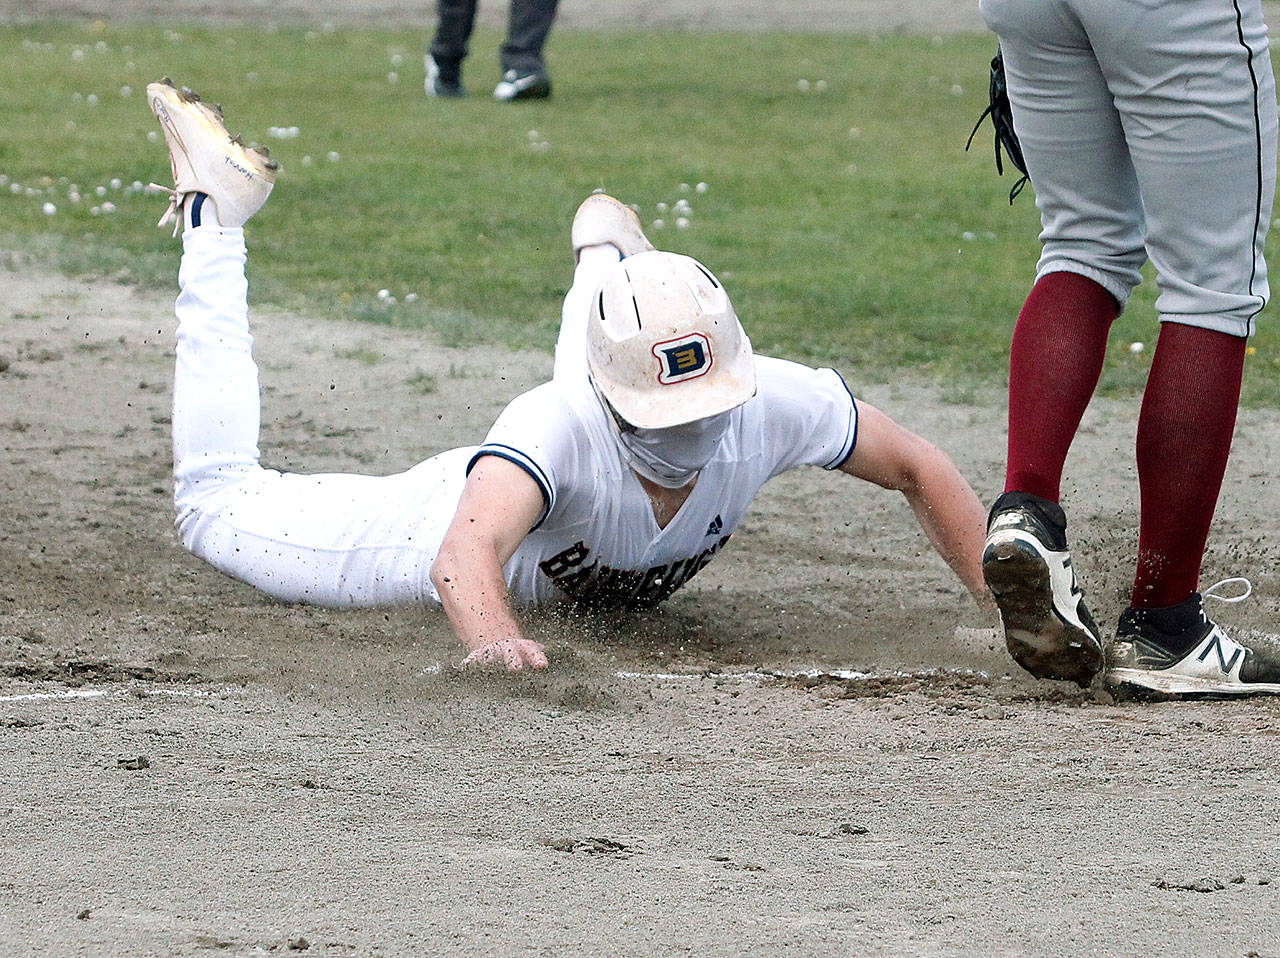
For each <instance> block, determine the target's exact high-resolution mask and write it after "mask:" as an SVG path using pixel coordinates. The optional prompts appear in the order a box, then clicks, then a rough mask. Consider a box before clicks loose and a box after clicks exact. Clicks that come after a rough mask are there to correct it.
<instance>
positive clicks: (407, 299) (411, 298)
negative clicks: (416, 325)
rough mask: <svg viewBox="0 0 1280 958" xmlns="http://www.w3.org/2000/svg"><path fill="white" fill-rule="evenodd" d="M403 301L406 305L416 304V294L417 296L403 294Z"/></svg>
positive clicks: (414, 294)
mask: <svg viewBox="0 0 1280 958" xmlns="http://www.w3.org/2000/svg"><path fill="white" fill-rule="evenodd" d="M404 301H405V302H406V303H416V302H417V301H418V294H417V293H405V294H404Z"/></svg>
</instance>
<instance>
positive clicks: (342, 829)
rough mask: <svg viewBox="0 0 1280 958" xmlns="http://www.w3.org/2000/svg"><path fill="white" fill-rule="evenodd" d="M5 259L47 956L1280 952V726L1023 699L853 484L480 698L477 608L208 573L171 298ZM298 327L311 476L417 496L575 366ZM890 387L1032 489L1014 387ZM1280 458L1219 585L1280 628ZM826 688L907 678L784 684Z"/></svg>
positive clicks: (820, 477)
mask: <svg viewBox="0 0 1280 958" xmlns="http://www.w3.org/2000/svg"><path fill="white" fill-rule="evenodd" d="M174 259H175V266H176V261H177V253H176V249H175V255H174ZM5 262H7V265H8V267H9V271H8V273H7V274H6V277H5V283H4V284H3V285H0V316H3V317H5V321H4V323H3V325H2V326H0V329H2V330H3V334H2V335H0V355H2V356H3V358H2V359H0V367H3V370H4V371H3V372H2V373H0V395H3V401H4V409H5V414H4V417H3V423H0V434H2V435H3V442H4V450H5V457H4V460H3V464H2V465H0V485H2V487H3V490H4V497H5V502H6V504H7V508H6V510H5V518H4V524H3V530H2V532H0V567H2V568H3V569H4V573H5V574H4V582H3V587H2V588H0V643H2V645H0V649H2V652H0V663H2V664H0V675H3V678H2V679H0V742H2V743H3V748H4V751H5V754H6V755H8V756H9V761H8V762H6V763H5V764H4V766H3V771H0V818H2V820H3V822H4V833H5V837H6V841H5V842H4V843H3V847H2V848H0V941H4V942H6V943H7V945H6V950H8V951H17V952H21V953H32V954H50V955H52V954H66V953H74V952H81V953H93V954H100V953H109V954H177V953H193V952H203V951H206V950H217V951H222V952H225V953H229V954H258V953H262V952H263V951H270V950H274V951H284V950H286V949H288V948H289V947H291V943H292V947H294V948H295V949H297V948H300V947H301V944H302V942H303V940H304V939H305V942H306V943H307V944H309V946H310V950H317V949H319V950H320V951H321V953H324V954H329V953H336V954H342V953H388V954H408V953H423V952H439V951H446V952H466V953H493V954H501V953H514V952H528V951H546V952H551V953H560V952H572V953H584V954H613V953H619V952H623V953H658V954H666V953H674V952H681V953H684V952H693V953H699V954H702V953H710V954H738V953H760V954H763V953H775V952H779V951H786V952H794V953H805V954H815V953H816V954H840V953H848V952H849V951H872V952H878V951H883V952H896V951H903V950H907V951H925V952H989V951H1006V952H1007V951H1030V952H1041V953H1048V952H1060V951H1063V950H1066V951H1090V950H1096V951H1099V952H1104V953H1105V952H1109V951H1128V952H1133V951H1139V950H1155V949H1161V950H1164V951H1169V950H1173V951H1184V952H1185V953H1187V954H1192V953H1207V952H1212V953H1218V954H1224V953H1239V954H1244V953H1247V952H1250V951H1254V952H1258V953H1261V954H1267V953H1272V954H1274V953H1275V951H1274V946H1275V943H1276V941H1277V933H1278V932H1280V919H1277V917H1276V916H1277V914H1280V908H1278V907H1277V905H1278V902H1277V897H1276V896H1277V892H1278V890H1280V861H1278V860H1277V847H1276V844H1275V841H1274V821H1275V817H1276V815H1277V813H1280V797H1278V796H1277V788H1276V774H1275V768H1276V755H1277V752H1276V748H1277V737H1278V736H1280V711H1278V710H1277V707H1276V705H1275V704H1274V703H1270V702H1261V703H1225V704H1183V705H1139V704H1112V703H1110V702H1109V701H1108V700H1107V697H1106V696H1105V695H1102V696H1099V695H1097V694H1091V693H1080V692H1077V691H1074V690H1072V689H1069V688H1063V687H1050V686H1048V685H1043V684H1036V683H1034V682H1031V681H1030V680H1027V679H1025V678H1024V677H1022V676H1021V675H1019V674H1015V673H1014V671H1012V670H1011V669H1010V666H1009V663H1008V661H1007V660H1006V658H1005V656H1004V654H1003V651H1002V650H1001V649H1000V648H999V647H998V643H997V641H996V633H995V632H994V631H993V630H991V629H989V628H988V626H989V624H990V623H987V622H984V621H983V619H982V617H981V616H980V615H979V614H978V613H977V612H976V611H974V610H973V609H972V608H971V607H970V606H969V605H968V604H967V600H966V599H965V597H964V595H963V594H962V591H961V589H960V588H959V587H958V586H957V585H956V584H955V583H954V582H952V581H951V580H950V579H949V577H948V575H947V574H946V571H945V569H944V567H943V566H942V565H941V563H940V562H939V561H937V560H936V559H934V558H933V557H932V555H931V554H930V553H929V552H928V549H927V545H926V544H925V543H924V541H923V539H922V538H921V537H920V536H919V535H918V534H917V533H916V532H915V531H914V530H913V529H912V526H911V524H910V518H909V514H908V512H907V510H906V508H905V506H904V505H903V504H902V503H900V502H897V501H895V500H894V498H893V497H890V496H888V495H887V494H877V493H876V492H875V491H874V490H871V489H870V488H859V487H858V484H857V483H854V482H852V481H847V480H845V481H842V477H838V476H832V475H829V474H826V473H822V472H820V471H818V470H814V471H813V472H810V473H801V474H791V475H789V476H787V477H784V478H783V479H781V480H779V481H777V482H776V483H775V484H774V485H771V486H770V487H769V488H768V489H767V490H766V493H765V494H764V495H763V496H762V498H761V500H760V502H759V506H758V508H757V510H756V512H755V515H754V518H753V519H751V520H750V521H749V522H748V523H747V524H746V527H745V528H744V529H743V530H742V531H741V532H740V533H739V534H738V535H737V536H735V537H734V541H733V543H732V544H731V545H730V547H729V548H728V549H727V550H726V554H725V555H724V556H723V557H722V558H721V559H720V560H718V562H717V563H713V564H712V565H711V566H710V567H709V568H708V569H707V570H706V571H705V572H704V573H703V574H702V575H701V576H700V577H699V578H698V579H697V580H696V581H695V582H694V583H692V584H691V585H690V586H689V587H688V589H687V590H685V591H684V592H682V593H681V594H679V595H677V597H676V598H675V599H674V600H673V601H672V602H671V603H670V604H669V607H668V608H667V609H666V610H664V611H662V612H660V613H657V614H652V615H649V616H646V617H643V618H640V619H638V620H637V619H627V620H608V619H605V620H599V621H594V622H578V621H572V620H569V619H553V620H550V621H542V622H538V623H535V624H534V625H533V626H532V629H533V632H534V634H535V635H537V636H539V637H540V638H542V639H544V640H546V641H547V642H548V644H549V647H550V651H551V654H552V656H553V659H554V663H555V670H554V672H553V673H552V674H551V675H549V676H546V677H537V678H528V679H522V680H516V681H509V680H505V679H489V680H476V679H474V678H461V677H459V676H457V675H456V674H455V673H454V672H453V670H452V664H453V663H454V662H455V661H456V660H457V658H458V653H457V651H456V649H455V648H454V647H453V645H452V643H451V641H450V639H449V637H448V635H447V631H446V628H445V626H444V622H443V619H442V618H441V616H440V615H439V614H437V613H425V614H424V613H421V612H417V611H413V610H394V611H389V612H385V613H384V612H365V613H353V612H332V611H323V610H316V609H307V608H298V607H287V606H283V605H279V604H276V603H273V602H270V601H268V600H266V599H264V598H262V597H261V596H259V595H257V594H255V593H254V592H253V591H252V590H250V589H248V588H246V587H244V586H241V585H239V584H237V583H234V582H231V581H229V580H227V579H225V578H223V577H222V576H220V575H219V574H217V573H216V572H213V571H212V570H210V569H208V568H206V567H204V566H202V565H201V564H200V563H199V562H197V561H196V560H194V559H192V558H191V557H189V556H188V555H186V554H185V553H184V552H182V550H181V549H180V548H179V546H178V545H177V543H176V541H175V537H174V534H173V532H172V529H171V518H170V482H169V477H168V468H169V455H168V443H169V439H168V409H169V395H170V383H171V375H172V371H171V368H170V364H171V362H172V353H171V347H172V325H173V323H172V315H171V304H170V301H169V299H168V298H167V297H164V296H157V295H151V294H148V295H142V294H138V293H136V292H134V291H131V290H129V289H126V288H124V287H120V286H115V285H111V284H88V283H83V282H73V281H69V280H65V279H62V278H60V277H57V276H53V275H49V274H47V273H44V272H41V271H40V270H38V269H35V268H34V267H33V266H31V264H29V263H27V262H25V261H24V260H23V259H22V258H21V257H20V256H18V255H16V254H13V253H10V254H8V256H7V258H6V260H5ZM256 331H257V334H258V346H257V348H258V354H259V357H260V359H261V361H262V364H263V370H264V372H263V379H264V392H265V396H264V402H265V410H266V414H265V426H264V430H265V431H264V439H263V448H264V452H265V458H266V459H267V461H269V462H270V463H271V464H273V465H276V466H279V467H283V468H293V469H307V470H317V471H318V470H336V469H353V470H366V471H392V470H396V469H400V468H404V467H406V466H408V465H410V464H411V463H413V462H414V461H416V460H417V459H419V458H420V457H423V456H425V455H428V454H430V453H431V452H433V451H435V450H437V449H439V448H442V447H445V446H449V445H453V444H457V443H461V442H464V441H468V440H471V439H474V438H475V437H477V436H478V435H479V434H480V432H481V431H482V430H483V429H484V427H485V425H486V424H487V423H488V421H489V420H490V418H491V417H492V416H493V414H494V413H495V412H496V411H497V410H498V408H499V407H500V406H501V404H502V403H503V401H504V400H505V399H506V398H508V397H509V396H511V395H514V394H516V393H517V392H519V391H521V390H522V389H524V388H525V387H527V386H528V385H531V384H533V383H535V382H537V381H538V380H539V379H541V378H542V377H543V376H545V375H546V374H547V372H548V367H549V361H548V359H547V357H546V356H543V355H540V354H510V353H501V352H496V351H494V350H486V349H482V350H463V351H460V350H449V349H443V348H437V347H430V346H426V345H424V344H422V343H421V342H420V341H418V340H417V339H415V337H413V336H412V335H409V334H406V333H402V332H397V331H394V330H388V329H384V328H371V327H366V326H352V325H347V324H343V323H336V322H326V321H318V320H314V319H309V318H306V317H302V316H292V315H282V314H275V313H268V314H265V315H260V316H258V317H257V320H256ZM370 355H373V356H376V357H377V361H376V362H371V361H370V360H369V357H370ZM495 383H498V384H500V386H499V388H495ZM424 384H425V385H424ZM424 388H425V389H428V390H429V391H426V392H424ZM861 392H862V394H863V395H864V396H866V397H868V398H870V399H871V400H872V401H875V402H877V403H878V404H880V405H882V406H884V407H886V408H888V409H891V410H894V411H895V412H897V413H899V414H900V415H901V417H902V418H903V419H904V420H905V421H906V422H907V423H908V424H910V425H911V426H913V427H915V428H917V429H919V430H921V431H923V432H925V433H926V434H928V435H931V436H934V437H936V438H938V439H939V440H940V441H941V442H942V444H943V445H944V446H945V447H947V448H948V449H949V450H950V451H951V452H952V453H953V454H954V455H955V457H956V458H957V460H958V462H959V463H960V464H961V466H962V468H963V469H964V470H965V471H966V473H968V474H969V475H970V476H973V477H974V478H975V481H976V482H977V484H978V486H979V487H980V489H981V491H982V493H983V494H984V495H989V494H990V493H991V491H992V490H993V488H994V484H995V483H996V481H997V476H998V461H999V458H1000V452H1001V449H1000V446H1001V439H1000V431H1001V416H1002V413H1001V408H1000V406H1001V403H1000V401H999V398H998V397H994V396H993V397H991V398H990V402H989V403H988V402H984V403H983V404H982V405H979V406H973V407H969V406H957V405H947V404H942V403H939V402H938V400H937V397H936V395H933V394H932V393H931V392H930V391H929V390H927V389H925V388H923V387H909V386H902V385H899V386H896V387H885V386H876V385H874V384H870V385H867V386H866V387H865V388H863V389H862V390H861ZM1133 413H1134V409H1133V407H1132V404H1116V403H1101V404H1099V405H1098V406H1097V407H1096V408H1095V409H1094V410H1093V412H1091V414H1090V416H1091V418H1090V422H1089V425H1088V427H1087V429H1086V431H1085V433H1084V435H1083V436H1082V437H1081V440H1080V443H1079V449H1078V451H1077V452H1076V454H1075V455H1074V457H1073V460H1072V465H1071V476H1072V483H1071V485H1072V489H1071V493H1070V497H1071V500H1072V502H1073V503H1074V504H1075V509H1074V511H1073V520H1074V521H1075V524H1076V532H1077V535H1078V536H1079V541H1080V542H1081V549H1080V566H1081V571H1082V575H1083V577H1084V581H1085V582H1086V583H1090V584H1092V585H1093V588H1094V594H1095V595H1096V596H1097V602H1096V605H1097V606H1098V607H1099V608H1098V611H1100V612H1101V613H1102V615H1103V616H1104V617H1105V618H1107V619H1110V620H1112V621H1114V615H1115V614H1116V612H1117V611H1118V608H1119V606H1120V605H1121V604H1123V600H1122V596H1121V589H1122V585H1123V582H1124V575H1123V570H1122V569H1121V566H1122V565H1124V563H1125V562H1127V561H1128V560H1129V558H1130V557H1131V552H1132V546H1131V544H1130V543H1131V541H1132V537H1133V528H1132V523H1131V522H1130V520H1128V519H1127V518H1126V519H1118V518H1117V517H1118V516H1122V515H1126V516H1127V514H1128V513H1129V511H1130V504H1131V502H1132V500H1133V498H1134V492H1135V490H1134V483H1133V480H1132V478H1131V477H1130V476H1129V467H1128V458H1129V457H1128V454H1127V452H1123V450H1127V449H1128V447H1129V445H1130V443H1131V439H1132V422H1131V420H1132V416H1133ZM1277 436H1280V422H1277V417H1276V416H1275V415H1274V414H1269V413H1268V414H1259V413H1250V414H1247V415H1246V416H1245V417H1244V418H1243V421H1242V424H1241V427H1240V435H1239V440H1238V443H1237V450H1236V458H1235V465H1234V467H1233V471H1232V473H1231V475H1230V477H1229V479H1228V484H1227V492H1226V497H1225V501H1224V504H1223V507H1222V509H1221V523H1220V531H1219V533H1218V535H1217V536H1216V538H1215V542H1214V548H1213V552H1212V554H1211V556H1210V559H1209V563H1208V566H1209V570H1208V572H1207V574H1209V575H1217V574H1221V575H1227V574H1231V573H1244V574H1248V575H1250V576H1252V577H1253V578H1254V580H1255V585H1256V586H1257V588H1258V591H1259V593H1260V598H1259V599H1258V600H1256V601H1254V602H1252V603H1251V604H1250V606H1249V607H1248V611H1246V612H1244V613H1238V614H1237V613H1235V612H1234V611H1233V612H1232V613H1231V615H1230V616H1229V621H1232V622H1233V623H1242V624H1246V625H1251V626H1262V625H1264V624H1266V623H1274V622H1276V621H1277V620H1280V615H1278V614H1277V613H1278V612H1280V608H1278V605H1280V603H1277V598H1276V597H1277V596H1278V595H1280V581H1278V580H1280V576H1277V571H1276V570H1277V568H1278V563H1277V555H1276V549H1277V547H1276V545H1275V544H1274V543H1275V537H1274V535H1273V534H1272V530H1273V529H1274V517H1275V515H1276V514H1277V507H1278V506H1280V502H1277V497H1278V493H1277V487H1276V485H1275V483H1274V482H1272V481H1269V478H1268V477H1271V476H1274V475H1276V473H1277V471H1278V469H1280V461H1277V460H1278V459H1280V443H1277V442H1276V438H1277ZM1108 556H1109V558H1108ZM806 669H820V670H828V671H830V670H834V669H855V670H861V671H864V672H868V673H871V675H870V677H867V678H856V677H845V678H838V677H834V676H817V677H813V678H779V677H776V676H774V675H772V674H770V673H774V672H790V673H795V672H798V671H801V670H806ZM144 760H145V761H144ZM142 765H145V766H146V767H138V766H142ZM1175 926H1176V928H1177V932H1176V935H1173V936H1172V937H1171V934H1172V933H1171V928H1173V927H1175Z"/></svg>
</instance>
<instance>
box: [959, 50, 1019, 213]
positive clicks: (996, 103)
mask: <svg viewBox="0 0 1280 958" xmlns="http://www.w3.org/2000/svg"><path fill="white" fill-rule="evenodd" d="M988 94H989V96H990V99H991V102H990V103H989V104H988V105H987V108H986V109H985V110H983V111H982V116H980V117H978V122H977V123H975V124H974V125H973V131H972V132H971V133H970V134H969V140H968V142H967V143H965V145H964V148H965V149H966V150H968V149H969V147H970V146H971V145H972V144H973V138H974V136H975V135H977V132H978V127H980V126H982V121H983V120H985V119H986V118H987V117H991V125H992V126H993V127H995V130H996V143H995V147H996V172H997V173H999V174H1000V175H1001V176H1004V163H1003V161H1002V160H1001V159H1000V148H1001V147H1004V152H1005V154H1006V155H1007V156H1008V157H1009V162H1010V163H1012V164H1013V165H1014V166H1016V167H1017V168H1018V171H1019V172H1020V173H1022V179H1020V180H1018V182H1017V183H1014V184H1013V189H1011V190H1010V191H1009V205H1010V206H1012V205H1013V201H1014V198H1015V197H1016V196H1017V195H1018V194H1019V193H1021V192H1022V188H1023V187H1024V186H1026V185H1027V180H1029V179H1030V177H1028V176H1027V163H1026V161H1025V160H1024V159H1023V158H1022V145H1021V144H1020V143H1019V142H1018V134H1017V133H1015V132H1014V130H1013V108H1012V107H1011V106H1010V105H1009V90H1008V88H1007V87H1006V86H1005V82H1004V54H1002V53H1001V52H1000V48H999V47H997V48H996V55H995V56H994V57H992V58H991V85H990V87H989V89H988Z"/></svg>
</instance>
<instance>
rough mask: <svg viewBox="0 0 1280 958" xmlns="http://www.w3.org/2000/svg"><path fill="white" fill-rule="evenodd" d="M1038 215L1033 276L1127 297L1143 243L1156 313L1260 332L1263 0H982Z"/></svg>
mask: <svg viewBox="0 0 1280 958" xmlns="http://www.w3.org/2000/svg"><path fill="white" fill-rule="evenodd" d="M979 6H980V9H981V11H982V15H983V17H985V18H986V21H987V24H988V25H989V26H990V27H991V29H992V30H994V31H995V33H996V34H997V35H998V36H999V38H1000V49H1001V50H1002V51H1003V54H1004V65H1005V79H1006V81H1007V84H1008V90H1009V101H1010V103H1011V105H1012V107H1013V124H1014V129H1015V130H1016V131H1017V134H1018V139H1019V141H1020V143H1021V145H1022V152H1023V156H1024V158H1025V159H1026V162H1027V170H1028V172H1029V174H1030V176H1031V184H1032V186H1033V187H1035V191H1036V205H1037V206H1038V207H1039V209H1040V216H1041V222H1042V225H1043V231H1042V232H1041V234H1040V239H1041V242H1042V244H1043V253H1042V255H1041V257H1040V264H1039V268H1038V276H1043V275H1045V274H1046V273H1051V272H1058V271H1066V272H1075V273H1079V274H1081V275H1083V276H1086V277H1088V278H1089V279H1092V280H1093V281H1094V282H1096V283H1098V284H1100V285H1101V286H1102V287H1103V288H1104V289H1106V290H1107V291H1108V292H1110V293H1111V294H1112V295H1113V296H1115V297H1116V299H1117V300H1118V301H1119V302H1120V303H1121V304H1123V303H1124V302H1125V300H1126V299H1127V298H1128V296H1129V293H1130V292H1131V291H1132V289H1133V288H1134V286H1136V285H1137V284H1138V282H1139V280H1140V274H1139V269H1140V268H1141V266H1142V264H1143V263H1144V262H1145V260H1146V259H1147V257H1148V256H1149V257H1150V259H1151V263H1152V265H1153V266H1155V268H1156V275H1157V281H1158V282H1159V285H1160V296H1159V298H1158V299H1157V300H1156V309H1157V311H1158V312H1159V314H1160V319H1161V321H1162V322H1179V323H1185V324H1187V325H1191V326H1200V327H1204V328H1207V329H1213V330H1217V331H1219V332H1224V333H1228V334H1230V335H1233V336H1246V335H1250V334H1252V333H1253V330H1254V316H1256V315H1257V313H1258V312H1259V310H1261V309H1262V307H1263V306H1264V305H1265V304H1266V301H1267V297H1268V294H1269V290H1268V286H1267V269H1266V262H1265V261H1264V259H1263V246H1264V243H1265V241H1266V235H1267V227H1268V226H1269V225H1270V222H1271V204H1272V199H1273V196H1274V192H1275V178H1276V129H1277V119H1276V89H1275V80H1274V77H1273V75H1272V68H1271V57H1270V52H1269V47H1268V43H1267V28H1266V24H1265V23H1264V22H1263V19H1262V6H1261V3H1260V0H980V4H979Z"/></svg>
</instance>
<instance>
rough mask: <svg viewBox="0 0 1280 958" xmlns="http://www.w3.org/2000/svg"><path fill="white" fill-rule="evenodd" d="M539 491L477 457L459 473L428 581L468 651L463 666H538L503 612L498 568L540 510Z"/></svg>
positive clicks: (536, 652)
mask: <svg viewBox="0 0 1280 958" xmlns="http://www.w3.org/2000/svg"><path fill="white" fill-rule="evenodd" d="M543 505H544V502H543V498H542V491H541V490H540V489H539V488H538V485H537V483H535V482H534V481H533V480H532V479H531V478H529V475H528V474H527V473H526V472H525V471H524V470H523V469H521V468H520V467H519V466H517V465H515V464H514V463H512V462H508V461H507V460H506V459H501V458H499V457H497V456H482V457H481V458H480V459H479V460H478V461H477V462H476V464H475V467H474V468H473V469H472V470H471V474H470V475H469V476H468V477H467V484H466V486H464V487H463V490H462V497H461V499H459V501H458V511H457V513H456V514H455V515H454V517H453V522H452V523H450V525H449V530H448V531H447V532H446V533H445V537H444V540H443V542H441V544H440V551H439V553H438V554H437V555H436V560H435V563H434V564H433V565H432V566H431V581H432V583H433V584H434V585H435V587H436V590H437V591H438V592H439V594H440V603H441V605H442V606H443V607H444V611H445V615H446V616H448V618H449V624H450V625H451V626H452V627H453V631H454V633H455V634H456V635H457V636H458V638H459V639H461V640H462V644H463V645H465V646H466V647H467V648H468V649H469V650H470V651H469V654H468V655H467V657H466V658H465V659H464V660H463V665H464V666H465V665H489V664H493V665H498V664H501V665H504V666H505V667H506V668H507V669H508V670H510V671H519V670H521V669H524V668H532V669H545V668H546V667H547V656H546V654H545V653H544V652H543V649H542V646H541V645H540V644H539V643H537V642H534V641H532V640H531V639H526V638H525V637H524V636H523V635H522V634H521V632H520V626H519V624H518V623H517V622H516V619H515V616H514V615H513V614H512V610H511V599H510V596H509V595H508V594H507V583H506V579H505V577H504V576H503V572H502V567H503V565H504V564H505V563H506V561H507V560H508V559H510V558H511V556H512V555H513V554H514V553H515V551H516V548H517V547H518V546H519V545H520V543H521V542H523V541H524V538H525V536H527V535H528V534H529V530H530V529H532V528H533V526H534V524H535V523H536V522H537V521H538V517H539V515H541V513H542V509H543Z"/></svg>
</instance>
